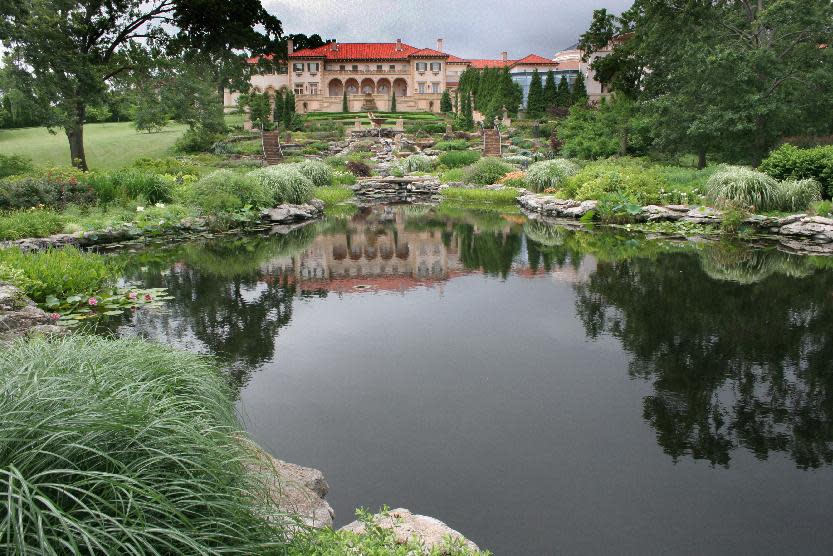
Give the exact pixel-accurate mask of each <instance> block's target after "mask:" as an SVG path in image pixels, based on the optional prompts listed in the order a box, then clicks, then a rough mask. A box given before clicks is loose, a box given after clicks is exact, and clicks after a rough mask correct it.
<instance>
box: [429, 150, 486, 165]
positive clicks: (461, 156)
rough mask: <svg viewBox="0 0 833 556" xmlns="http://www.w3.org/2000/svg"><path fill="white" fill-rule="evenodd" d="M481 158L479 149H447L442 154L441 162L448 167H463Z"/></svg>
mask: <svg viewBox="0 0 833 556" xmlns="http://www.w3.org/2000/svg"><path fill="white" fill-rule="evenodd" d="M478 160H480V153H479V152H477V151H447V152H444V153H442V154H441V155H440V157H439V162H440V164H441V165H443V166H445V167H446V168H462V167H463V166H468V165H469V164H474V163H475V162H477V161H478Z"/></svg>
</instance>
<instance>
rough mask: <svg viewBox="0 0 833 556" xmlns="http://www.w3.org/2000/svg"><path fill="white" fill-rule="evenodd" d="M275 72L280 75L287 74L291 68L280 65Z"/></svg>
mask: <svg viewBox="0 0 833 556" xmlns="http://www.w3.org/2000/svg"><path fill="white" fill-rule="evenodd" d="M275 73H277V74H278V75H286V74H287V73H289V68H288V67H286V66H278V70H277V71H276V72H275Z"/></svg>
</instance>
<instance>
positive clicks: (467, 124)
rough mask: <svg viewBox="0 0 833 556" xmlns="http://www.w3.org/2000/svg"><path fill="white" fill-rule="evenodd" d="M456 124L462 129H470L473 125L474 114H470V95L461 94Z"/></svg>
mask: <svg viewBox="0 0 833 556" xmlns="http://www.w3.org/2000/svg"><path fill="white" fill-rule="evenodd" d="M457 125H459V126H460V127H462V128H463V129H472V128H473V127H474V115H473V114H472V102H471V95H469V94H465V95H463V99H462V100H461V101H460V112H459V113H458V114H457Z"/></svg>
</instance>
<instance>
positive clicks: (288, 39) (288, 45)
mask: <svg viewBox="0 0 833 556" xmlns="http://www.w3.org/2000/svg"><path fill="white" fill-rule="evenodd" d="M293 52H295V49H294V48H293V45H292V37H286V55H287V56H291V55H292V53H293Z"/></svg>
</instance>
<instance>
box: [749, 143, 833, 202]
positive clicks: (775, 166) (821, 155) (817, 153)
mask: <svg viewBox="0 0 833 556" xmlns="http://www.w3.org/2000/svg"><path fill="white" fill-rule="evenodd" d="M758 169H759V170H760V171H761V172H764V173H766V174H769V175H770V176H772V177H773V178H775V179H778V180H787V179H795V180H803V179H814V180H816V181H818V182H819V183H821V185H822V187H823V189H824V192H825V193H826V194H827V196H828V197H830V196H833V145H828V146H823V147H814V148H811V149H800V148H798V147H795V146H793V145H789V144H784V145H781V146H780V147H779V148H777V149H775V150H774V151H772V152H771V153H770V154H769V156H768V157H767V158H766V159H764V161H763V162H762V163H761V165H760V167H759V168H758Z"/></svg>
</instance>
